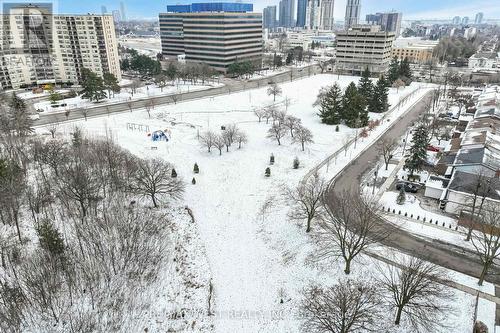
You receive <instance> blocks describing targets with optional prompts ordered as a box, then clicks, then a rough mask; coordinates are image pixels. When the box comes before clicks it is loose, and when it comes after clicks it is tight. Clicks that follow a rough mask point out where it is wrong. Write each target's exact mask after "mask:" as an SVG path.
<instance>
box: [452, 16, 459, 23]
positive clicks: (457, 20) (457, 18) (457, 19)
mask: <svg viewBox="0 0 500 333" xmlns="http://www.w3.org/2000/svg"><path fill="white" fill-rule="evenodd" d="M452 23H453V24H460V16H455V17H454V18H453V21H452Z"/></svg>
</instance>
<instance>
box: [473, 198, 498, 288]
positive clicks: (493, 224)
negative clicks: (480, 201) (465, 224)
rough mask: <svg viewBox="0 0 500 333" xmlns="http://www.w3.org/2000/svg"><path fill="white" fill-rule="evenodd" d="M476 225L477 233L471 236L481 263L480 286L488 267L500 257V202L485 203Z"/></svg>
mask: <svg viewBox="0 0 500 333" xmlns="http://www.w3.org/2000/svg"><path fill="white" fill-rule="evenodd" d="M477 226H478V228H479V234H478V235H477V237H475V236H473V237H472V245H473V246H474V248H475V250H476V253H477V255H478V256H479V259H480V260H481V263H482V265H483V269H482V271H481V274H480V275H479V281H478V284H479V285H480V286H481V285H483V282H484V279H485V278H486V275H487V274H488V271H489V269H490V267H491V266H492V265H493V264H494V262H495V260H497V259H498V257H500V204H498V203H493V202H491V203H487V204H485V207H484V208H483V209H482V213H481V215H480V217H479V218H478V224H477Z"/></svg>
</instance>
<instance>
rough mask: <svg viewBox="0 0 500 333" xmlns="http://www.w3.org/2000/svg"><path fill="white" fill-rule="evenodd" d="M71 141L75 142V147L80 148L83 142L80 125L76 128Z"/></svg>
mask: <svg viewBox="0 0 500 333" xmlns="http://www.w3.org/2000/svg"><path fill="white" fill-rule="evenodd" d="M71 142H72V143H73V147H75V148H78V147H81V145H82V144H83V133H82V130H81V129H80V128H79V127H76V128H75V131H74V132H73V136H72V138H71Z"/></svg>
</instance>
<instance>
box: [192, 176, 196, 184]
mask: <svg viewBox="0 0 500 333" xmlns="http://www.w3.org/2000/svg"><path fill="white" fill-rule="evenodd" d="M191 184H193V185H196V179H195V178H194V177H193V180H192V181H191Z"/></svg>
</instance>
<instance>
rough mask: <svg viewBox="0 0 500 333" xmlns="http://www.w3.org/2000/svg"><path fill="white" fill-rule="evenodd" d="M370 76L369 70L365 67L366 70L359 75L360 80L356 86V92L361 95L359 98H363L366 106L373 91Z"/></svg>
mask: <svg viewBox="0 0 500 333" xmlns="http://www.w3.org/2000/svg"><path fill="white" fill-rule="evenodd" d="M370 76H371V73H370V70H369V69H368V67H366V69H365V70H364V71H363V73H362V75H361V79H360V80H359V85H358V91H359V93H360V94H361V96H363V99H364V100H365V104H366V105H368V102H369V101H370V98H371V95H372V93H373V89H374V87H373V83H372V80H371V79H370Z"/></svg>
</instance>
